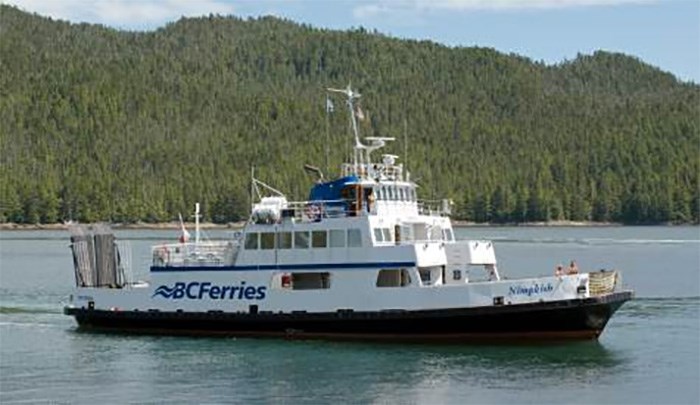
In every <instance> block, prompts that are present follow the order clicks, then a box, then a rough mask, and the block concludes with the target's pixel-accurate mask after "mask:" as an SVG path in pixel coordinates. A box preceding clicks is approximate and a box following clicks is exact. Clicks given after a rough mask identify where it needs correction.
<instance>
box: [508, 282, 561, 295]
mask: <svg viewBox="0 0 700 405" xmlns="http://www.w3.org/2000/svg"><path fill="white" fill-rule="evenodd" d="M552 291H554V286H553V285H552V283H547V284H533V285H530V286H522V285H513V286H510V288H509V289H508V295H509V296H513V295H527V296H528V297H531V296H533V295H538V294H544V293H549V292H552Z"/></svg>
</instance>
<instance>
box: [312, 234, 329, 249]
mask: <svg viewBox="0 0 700 405" xmlns="http://www.w3.org/2000/svg"><path fill="white" fill-rule="evenodd" d="M327 239H328V233H327V232H326V231H312V232H311V247H313V248H324V247H326V246H328V240H327Z"/></svg>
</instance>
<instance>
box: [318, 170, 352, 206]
mask: <svg viewBox="0 0 700 405" xmlns="http://www.w3.org/2000/svg"><path fill="white" fill-rule="evenodd" d="M358 181H359V178H358V177H357V176H346V177H341V178H339V179H337V180H333V181H327V182H324V183H318V184H315V185H314V186H313V187H312V188H311V192H310V193H309V201H329V200H342V199H343V196H342V195H341V190H342V189H343V188H344V187H345V186H346V185H348V184H357V183H358Z"/></svg>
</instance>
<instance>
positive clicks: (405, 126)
mask: <svg viewBox="0 0 700 405" xmlns="http://www.w3.org/2000/svg"><path fill="white" fill-rule="evenodd" d="M403 162H404V163H403V164H404V166H406V173H407V174H408V119H407V118H406V117H404V118H403Z"/></svg>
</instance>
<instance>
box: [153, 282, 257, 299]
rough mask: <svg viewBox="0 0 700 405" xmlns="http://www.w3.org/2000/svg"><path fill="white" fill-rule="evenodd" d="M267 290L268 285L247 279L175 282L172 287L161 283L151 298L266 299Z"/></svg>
mask: <svg viewBox="0 0 700 405" xmlns="http://www.w3.org/2000/svg"><path fill="white" fill-rule="evenodd" d="M266 292H267V287H265V286H259V287H257V286H252V285H246V283H245V281H241V284H239V285H212V283H209V282H203V283H200V282H199V281H192V282H190V283H182V282H180V283H175V284H173V286H172V287H169V286H167V285H161V286H160V287H158V288H156V290H155V291H154V292H153V295H152V296H151V298H155V297H156V296H159V297H163V298H167V299H172V300H179V299H183V298H188V299H191V300H201V299H212V300H264V299H265V293H266Z"/></svg>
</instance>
